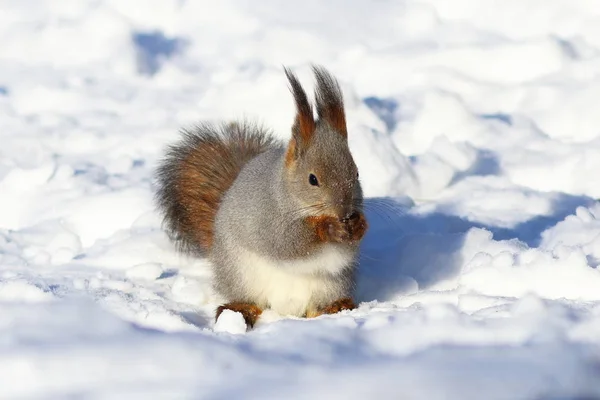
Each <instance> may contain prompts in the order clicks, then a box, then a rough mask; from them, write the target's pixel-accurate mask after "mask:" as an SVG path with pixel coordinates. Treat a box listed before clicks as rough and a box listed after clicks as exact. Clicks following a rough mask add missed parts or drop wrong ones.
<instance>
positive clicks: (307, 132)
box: [284, 67, 315, 153]
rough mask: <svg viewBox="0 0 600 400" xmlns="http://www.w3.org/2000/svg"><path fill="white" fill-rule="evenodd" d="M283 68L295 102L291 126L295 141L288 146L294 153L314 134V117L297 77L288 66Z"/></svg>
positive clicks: (305, 144) (306, 143)
mask: <svg viewBox="0 0 600 400" xmlns="http://www.w3.org/2000/svg"><path fill="white" fill-rule="evenodd" d="M284 70H285V75H286V76H287V79H288V81H289V83H290V91H291V92H292V94H293V95H294V101H295V102H296V119H295V121H294V125H293V126H292V141H294V142H295V143H290V147H293V148H294V149H293V151H294V153H296V152H298V151H302V150H303V149H305V148H306V146H308V144H309V142H310V141H311V139H312V137H313V135H314V134H315V118H314V116H313V109H312V106H311V105H310V103H309V102H308V98H307V97H306V92H305V91H304V89H302V86H301V85H300V82H299V81H298V78H297V77H296V75H294V73H293V72H292V71H290V70H289V69H288V68H286V67H284ZM290 150H292V149H290Z"/></svg>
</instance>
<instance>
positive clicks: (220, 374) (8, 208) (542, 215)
mask: <svg viewBox="0 0 600 400" xmlns="http://www.w3.org/2000/svg"><path fill="white" fill-rule="evenodd" d="M1 7H2V11H1V12H0V42H1V43H2V46H0V397H2V398H25V397H26V398H71V397H74V398H79V397H85V398H145V399H146V398H265V399H281V398H285V399H288V398H289V399H304V398H306V399H308V398H327V399H330V398H331V399H354V398H356V399H362V398H365V397H367V396H379V397H380V398H394V399H398V398H401V399H404V398H409V399H427V400H435V399H482V398H485V399H511V400H512V399H536V400H537V399H544V400H549V399H553V400H556V399H579V400H581V399H597V398H600V269H599V266H600V204H599V203H598V198H600V178H599V177H598V171H600V114H599V113H598V112H597V104H598V101H599V98H600V73H598V71H600V7H598V4H597V1H596V0H568V1H567V0H546V1H541V0H504V1H498V0H480V1H477V2H474V1H468V0H454V1H452V2H449V1H444V0H413V1H391V0H389V1H363V0H352V1H342V0H336V1H330V2H326V3H325V2H319V1H317V0H307V1H304V2H302V4H299V6H298V7H291V6H290V4H286V5H285V6H284V5H283V3H281V2H276V1H274V0H267V1H261V2H250V1H244V0H231V1H220V2H208V1H191V0H187V1H181V0H161V1H158V0H153V1H146V2H144V5H143V6H140V5H138V4H136V3H134V2H123V1H116V0H104V1H92V0H78V1H64V0H63V1H57V0H56V1H39V0H23V1H19V2H16V1H13V2H8V1H6V2H3V4H2V6H1ZM311 62H314V63H319V64H322V65H324V66H326V67H327V68H328V69H330V70H331V71H332V72H333V73H334V74H335V75H336V76H338V78H339V79H340V83H341V85H342V88H343V90H344V95H345V99H346V104H347V116H348V128H349V137H350V146H351V149H352V151H353V152H354V154H355V159H356V162H357V164H358V166H359V169H360V175H361V181H362V182H363V187H364V190H365V194H366V195H367V196H368V197H369V199H368V201H367V205H366V208H367V216H368V219H369V221H370V226H371V228H370V231H369V232H368V235H367V237H366V238H365V240H364V242H363V245H362V252H361V266H360V271H359V279H358V287H357V300H358V301H359V302H360V305H359V308H358V309H357V310H354V311H351V312H348V311H345V312H342V313H340V314H336V315H326V316H321V317H319V318H316V319H311V320H302V319H297V318H291V317H286V316H282V315H277V314H275V313H273V312H271V311H268V310H267V311H265V313H264V314H263V315H262V316H261V319H260V320H259V322H258V324H257V325H256V327H255V329H253V330H250V331H248V332H246V329H245V327H244V325H243V319H242V317H241V315H239V314H237V313H233V312H228V311H227V312H224V313H223V315H222V318H221V319H220V320H219V321H218V323H216V324H215V322H214V310H215V308H216V306H217V305H219V304H220V301H221V299H219V296H218V295H217V294H216V293H214V292H213V291H212V289H211V273H210V268H209V265H208V262H207V261H206V260H204V259H193V258H190V257H188V256H182V255H180V254H177V253H176V252H175V250H174V248H173V246H172V245H171V244H170V243H169V241H168V240H167V238H166V236H165V234H164V233H163V232H162V230H161V229H160V217H159V215H158V214H157V213H156V211H155V210H154V205H153V202H152V171H153V169H154V168H155V166H156V163H157V161H158V159H159V158H160V157H161V155H162V152H163V150H164V148H165V146H166V144H168V143H170V142H172V141H173V140H176V138H177V130H178V129H179V128H180V127H187V126H192V125H193V124H194V123H196V122H197V121H199V120H221V119H230V118H247V119H252V120H257V121H259V122H261V123H263V124H265V125H267V126H270V127H272V128H273V129H274V131H275V133H276V134H277V135H278V136H279V137H281V138H283V139H285V138H288V137H289V134H290V125H291V122H292V118H293V113H294V109H293V102H292V99H291V96H290V95H289V92H288V89H287V86H286V82H285V79H284V74H283V71H282V68H281V66H282V65H287V66H290V67H292V68H293V69H294V70H295V71H297V73H298V74H299V77H300V79H301V81H302V82H303V84H304V85H305V86H306V88H307V91H312V87H313V83H312V80H311V76H310V63H311Z"/></svg>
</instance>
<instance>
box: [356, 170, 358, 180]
mask: <svg viewBox="0 0 600 400" xmlns="http://www.w3.org/2000/svg"><path fill="white" fill-rule="evenodd" d="M356 179H358V171H356Z"/></svg>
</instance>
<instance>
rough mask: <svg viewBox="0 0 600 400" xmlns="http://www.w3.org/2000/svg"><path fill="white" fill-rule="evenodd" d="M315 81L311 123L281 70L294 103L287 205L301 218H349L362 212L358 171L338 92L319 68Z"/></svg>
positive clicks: (295, 85) (302, 98)
mask: <svg viewBox="0 0 600 400" xmlns="http://www.w3.org/2000/svg"><path fill="white" fill-rule="evenodd" d="M313 72H314V74H315V78H316V88H315V100H316V108H317V120H315V119H314V116H313V109H312V106H311V105H310V103H309V102H308V99H307V97H306V93H305V92H304V89H302V86H301V85H300V83H299V81H298V79H297V78H296V76H295V75H294V74H293V73H292V72H291V71H290V70H289V69H287V68H286V69H285V73H286V75H287V78H288V81H289V83H290V89H291V92H292V94H293V95H294V100H295V102H296V119H295V121H294V125H293V126H292V138H291V140H290V143H289V145H288V148H287V152H286V156H285V171H286V184H287V185H288V189H289V191H288V193H289V195H290V196H291V197H292V199H291V200H293V201H295V202H296V203H297V207H298V209H299V210H302V211H303V212H302V213H303V214H306V215H331V216H335V217H337V218H340V219H345V218H349V217H350V216H351V215H352V214H353V213H354V212H356V211H359V210H360V209H361V208H362V201H363V199H362V190H361V187H360V183H359V180H358V169H357V167H356V164H355V163H354V159H353V158H352V154H351V153H350V148H349V147H348V131H347V129H346V117H345V113H344V101H343V97H342V91H341V89H340V86H339V84H338V82H337V81H336V79H335V78H334V77H333V76H332V75H331V74H329V72H327V71H326V70H325V69H324V68H322V67H317V66H314V67H313Z"/></svg>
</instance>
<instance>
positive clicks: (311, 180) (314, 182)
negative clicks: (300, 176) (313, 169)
mask: <svg viewBox="0 0 600 400" xmlns="http://www.w3.org/2000/svg"><path fill="white" fill-rule="evenodd" d="M308 183H310V184H311V185H313V186H319V180H318V179H317V177H316V176H315V175H314V174H310V175H309V176H308Z"/></svg>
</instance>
